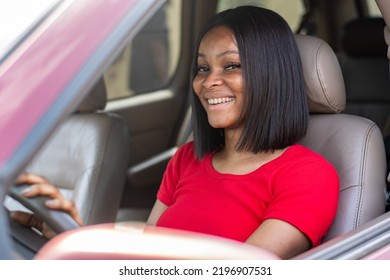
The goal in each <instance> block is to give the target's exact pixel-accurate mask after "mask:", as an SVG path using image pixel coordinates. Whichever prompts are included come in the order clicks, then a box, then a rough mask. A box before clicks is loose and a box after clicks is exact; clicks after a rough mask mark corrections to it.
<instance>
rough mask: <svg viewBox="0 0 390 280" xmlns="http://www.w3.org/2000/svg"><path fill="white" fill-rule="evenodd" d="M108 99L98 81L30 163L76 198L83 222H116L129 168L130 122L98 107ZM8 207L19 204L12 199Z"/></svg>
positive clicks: (17, 207)
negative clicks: (126, 122)
mask: <svg viewBox="0 0 390 280" xmlns="http://www.w3.org/2000/svg"><path fill="white" fill-rule="evenodd" d="M106 101H107V100H106V89H105V85H104V82H103V80H100V81H99V82H98V83H97V84H96V85H95V87H94V88H93V89H92V90H91V93H90V94H89V95H88V96H87V98H86V100H84V101H83V103H82V104H81V105H80V106H79V108H78V110H77V112H75V114H73V115H72V116H70V117H69V119H67V120H66V121H65V122H64V123H63V124H62V125H61V126H60V127H58V129H57V130H56V131H55V132H54V133H53V135H52V137H51V138H50V139H49V141H48V142H47V143H45V145H44V147H43V149H42V150H41V151H40V152H39V154H37V155H36V156H35V158H34V159H33V161H32V162H31V164H30V165H29V166H28V168H27V171H29V172H32V173H35V174H40V175H42V176H44V177H46V178H47V179H49V181H50V182H52V183H54V184H55V185H57V186H59V187H60V190H61V192H62V193H63V194H64V196H65V197H67V198H70V199H72V200H73V201H75V203H76V205H77V208H78V209H79V211H80V214H81V217H82V218H83V220H84V222H85V224H96V223H103V222H113V221H115V217H116V214H117V210H118V208H119V203H120V199H121V196H122V191H123V186H124V180H125V174H126V169H127V162H128V161H127V156H126V155H127V154H128V131H127V126H126V124H125V122H124V121H122V119H120V118H119V117H117V116H115V115H110V114H106V113H102V112H98V111H99V110H102V109H104V107H105V105H106ZM6 206H7V207H8V208H9V209H11V210H13V209H19V208H20V206H18V205H16V202H15V201H10V200H9V199H7V200H6Z"/></svg>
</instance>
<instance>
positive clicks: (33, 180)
mask: <svg viewBox="0 0 390 280" xmlns="http://www.w3.org/2000/svg"><path fill="white" fill-rule="evenodd" d="M43 183H48V180H47V179H46V178H45V177H42V176H39V175H36V174H32V173H28V172H23V173H22V174H20V175H19V177H18V178H17V179H16V184H18V185H20V184H30V185H32V184H43Z"/></svg>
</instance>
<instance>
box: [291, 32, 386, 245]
mask: <svg viewBox="0 0 390 280" xmlns="http://www.w3.org/2000/svg"><path fill="white" fill-rule="evenodd" d="M296 39H297V43H298V47H299V49H300V53H301V59H302V66H303V70H304V78H305V85H306V91H307V96H308V105H309V111H310V122H309V127H308V131H307V134H306V135H305V137H304V139H303V140H302V144H303V145H305V146H307V147H309V148H310V149H312V150H313V151H315V152H318V153H319V154H321V155H322V156H324V157H325V158H326V159H327V160H328V161H329V162H330V163H331V164H332V165H333V166H334V167H335V168H336V170H337V172H338V175H339V179H340V200H339V207H338V211H337V215H336V218H335V220H334V222H333V224H332V226H331V228H330V230H329V232H328V234H327V236H326V238H325V240H328V239H331V238H333V237H335V236H338V235H340V234H343V233H346V232H348V231H350V230H352V229H355V228H357V227H359V226H361V225H363V224H365V223H366V222H368V221H370V220H372V219H373V218H375V217H377V216H379V215H381V214H383V213H384V212H385V200H386V197H385V189H386V156H385V149H384V143H383V137H382V134H381V131H380V129H379V128H378V126H377V125H376V124H375V123H374V122H372V121H371V120H368V119H366V118H363V117H359V116H356V115H349V114H340V112H341V111H342V110H343V109H344V106H345V87H344V81H343V77H342V73H341V69H340V66H339V63H338V61H337V58H336V55H335V54H334V52H333V50H332V49H331V48H330V47H329V46H328V45H327V44H326V43H325V42H324V41H322V40H321V39H318V38H314V37H310V36H305V35H296ZM313 183H314V185H313V187H315V182H313Z"/></svg>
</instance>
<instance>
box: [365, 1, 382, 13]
mask: <svg viewBox="0 0 390 280" xmlns="http://www.w3.org/2000/svg"><path fill="white" fill-rule="evenodd" d="M366 3H367V8H368V15H369V16H371V17H382V14H381V12H380V11H379V8H378V5H377V4H376V2H375V1H373V0H366Z"/></svg>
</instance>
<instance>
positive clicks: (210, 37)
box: [192, 26, 243, 129]
mask: <svg viewBox="0 0 390 280" xmlns="http://www.w3.org/2000/svg"><path fill="white" fill-rule="evenodd" d="M198 52H199V56H198V58H197V66H198V72H197V74H196V76H195V78H194V80H193V83H192V86H193V89H194V91H195V93H196V95H197V96H198V98H199V100H200V102H201V103H202V105H203V107H204V109H205V110H206V112H207V116H208V121H209V123H210V125H211V126H212V127H214V128H232V129H236V128H237V125H238V124H239V123H240V117H241V112H242V108H243V78H242V71H241V61H240V56H239V53H238V47H237V43H236V40H235V38H234V35H233V33H232V32H231V31H230V29H228V28H227V27H225V26H218V27H214V28H213V29H211V30H210V31H209V32H208V33H206V35H205V36H204V37H203V39H202V41H201V43H200V46H199V51H198Z"/></svg>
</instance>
